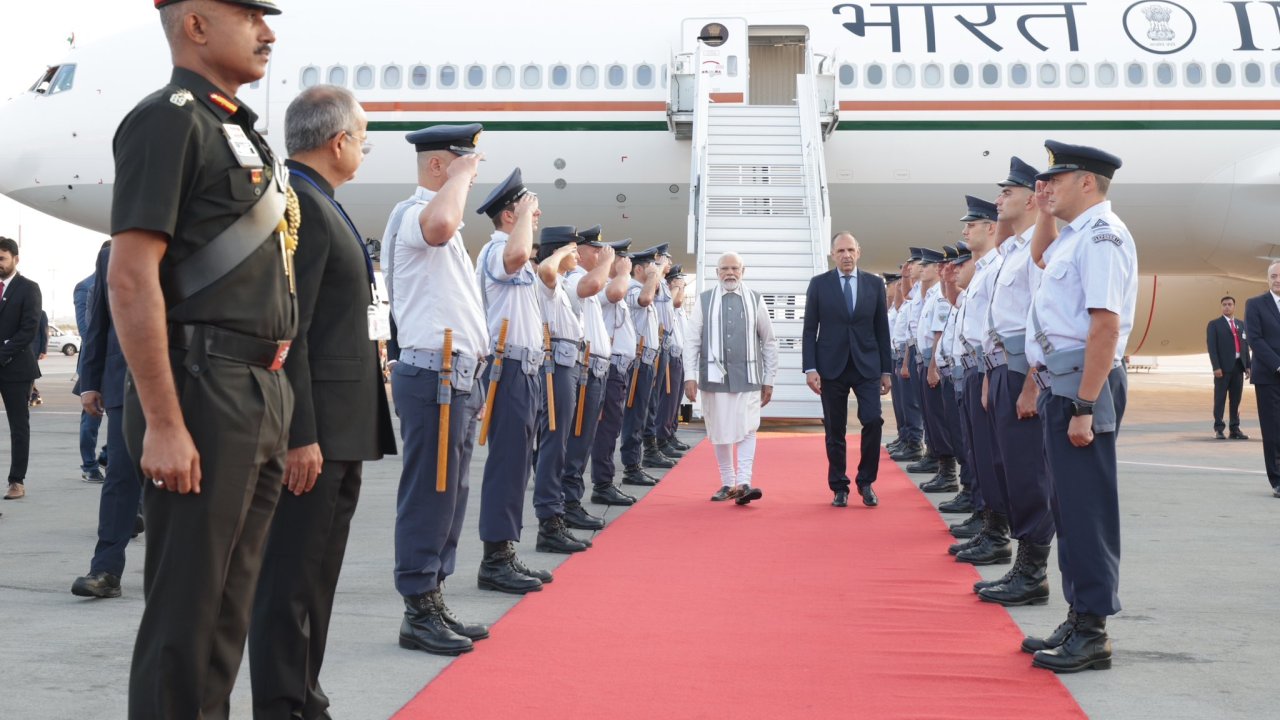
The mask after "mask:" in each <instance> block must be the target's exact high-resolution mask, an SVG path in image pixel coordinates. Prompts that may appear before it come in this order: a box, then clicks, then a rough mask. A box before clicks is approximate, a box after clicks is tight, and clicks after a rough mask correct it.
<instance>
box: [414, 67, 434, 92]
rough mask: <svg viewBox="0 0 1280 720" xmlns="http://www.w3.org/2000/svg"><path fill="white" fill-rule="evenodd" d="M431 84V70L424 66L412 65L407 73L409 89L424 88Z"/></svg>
mask: <svg viewBox="0 0 1280 720" xmlns="http://www.w3.org/2000/svg"><path fill="white" fill-rule="evenodd" d="M430 84H431V68H429V67H427V66H426V65H414V66H413V69H411V70H410V71H409V87H412V88H424V87H427V86H428V85H430Z"/></svg>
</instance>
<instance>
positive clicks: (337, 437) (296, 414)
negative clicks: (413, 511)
mask: <svg viewBox="0 0 1280 720" xmlns="http://www.w3.org/2000/svg"><path fill="white" fill-rule="evenodd" d="M367 141H368V122H367V120H366V119H365V115H364V112H363V111H362V110H361V109H360V106H359V104H357V103H356V100H355V98H354V97H353V96H352V95H351V93H350V92H348V91H346V90H344V89H342V88H338V87H333V86H328V85H321V86H317V87H313V88H311V89H309V90H307V91H305V92H303V93H302V94H301V95H299V96H298V97H297V98H296V99H294V101H293V103H292V104H290V106H289V109H288V111H287V112H286V114H285V142H286V144H287V146H288V149H289V160H288V163H287V164H288V166H289V184H290V185H291V186H292V187H293V189H294V191H295V192H296V193H297V195H298V204H299V206H300V209H301V211H302V217H303V218H304V220H303V223H302V226H301V228H300V229H299V238H298V252H297V255H296V256H295V257H294V261H295V266H296V268H297V282H298V336H297V339H296V340H295V341H294V343H293V346H292V347H291V348H290V352H289V357H288V359H287V360H286V361H285V366H284V369H285V372H286V373H287V375H288V377H289V384H290V385H292V386H293V396H294V406H293V418H292V422H291V424H290V427H289V453H288V456H287V460H286V464H285V474H284V483H285V492H284V493H282V494H281V497H280V503H279V504H278V505H277V506H276V514H275V518H274V519H273V520H272V523H271V533H270V535H269V537H268V539H267V548H266V553H265V556H264V558H263V562H262V574H261V575H260V576H259V580H258V592H257V594H256V596H255V597H254V603H253V617H252V621H251V624H250V628H249V667H250V677H251V679H252V682H253V707H254V717H257V718H295V717H305V718H320V717H328V716H329V714H328V712H327V708H328V706H329V698H328V697H326V696H325V694H324V691H323V690H322V689H321V687H320V680H319V679H320V666H321V663H322V662H323V660H324V651H325V643H326V638H327V636H328V632H329V619H330V617H331V616H332V613H333V598H334V592H335V590H336V589H337V585H338V574H339V571H340V570H341V568H342V558H343V555H344V553H345V552H346V547H347V535H348V531H349V530H350V527H351V517H352V515H353V514H354V513H355V510H356V502H357V500H358V499H359V495H360V481H361V472H362V468H363V461H365V460H377V459H380V458H381V457H382V456H383V455H384V454H394V453H395V452H396V446H395V435H394V430H393V429H392V427H391V413H390V412H389V410H388V405H387V394H386V390H385V389H384V388H383V384H382V371H381V369H380V368H379V367H378V345H377V341H376V340H374V339H372V337H371V336H372V335H373V334H374V333H372V332H371V328H370V326H369V325H370V324H369V312H368V310H369V307H370V306H371V305H372V304H373V303H374V302H376V298H375V297H374V296H373V290H372V287H373V263H372V261H371V260H370V259H369V256H368V254H367V253H366V251H365V248H364V241H363V238H362V236H361V235H360V234H359V233H358V232H357V231H356V228H355V225H354V224H352V222H351V220H350V219H349V218H348V216H347V214H346V212H345V211H344V210H343V209H342V206H341V205H339V204H338V202H337V200H335V199H334V197H333V194H334V191H335V190H336V189H337V188H338V187H339V186H341V185H342V184H343V183H345V182H347V181H348V180H350V179H352V178H353V177H355V173H356V170H357V168H359V167H360V163H361V161H362V160H363V158H364V152H365V149H366V147H367V146H366V145H365V143H367Z"/></svg>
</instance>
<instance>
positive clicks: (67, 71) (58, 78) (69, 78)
mask: <svg viewBox="0 0 1280 720" xmlns="http://www.w3.org/2000/svg"><path fill="white" fill-rule="evenodd" d="M75 82H76V66H75V65H63V66H61V67H59V68H58V72H57V74H56V75H54V76H53V82H52V83H50V84H49V94H50V95H53V94H55V93H60V92H66V91H68V90H70V89H71V87H72V86H73V85H75Z"/></svg>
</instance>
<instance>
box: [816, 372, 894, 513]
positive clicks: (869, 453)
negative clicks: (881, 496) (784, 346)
mask: <svg viewBox="0 0 1280 720" xmlns="http://www.w3.org/2000/svg"><path fill="white" fill-rule="evenodd" d="M851 392H852V393H853V394H854V397H855V398H856V399H857V401H858V423H859V424H860V425H861V426H862V431H861V432H862V443H861V447H860V450H861V457H860V458H859V460H858V473H857V477H856V478H855V479H854V482H856V483H857V485H858V486H859V487H862V486H866V485H870V484H871V483H873V482H875V481H876V477H877V476H878V475H879V474H880V438H881V436H882V434H883V433H884V416H883V415H882V410H881V407H880V379H879V378H874V379H867V378H864V377H862V376H861V375H859V374H858V371H857V369H856V368H855V367H854V364H853V362H852V361H849V363H848V364H847V365H846V366H845V369H844V372H843V373H841V374H840V376H839V377H834V378H822V393H821V397H822V428H823V430H824V431H825V434H826V446H827V487H828V488H830V489H831V491H832V492H848V491H849V475H848V464H849V457H848V448H847V441H846V439H845V434H846V433H848V432H849V393H851Z"/></svg>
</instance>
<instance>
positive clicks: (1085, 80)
mask: <svg viewBox="0 0 1280 720" xmlns="http://www.w3.org/2000/svg"><path fill="white" fill-rule="evenodd" d="M1067 83H1069V84H1070V85H1071V87H1084V86H1086V85H1088V84H1089V66H1088V65H1085V64H1084V63H1071V64H1070V65H1068V66H1067Z"/></svg>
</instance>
